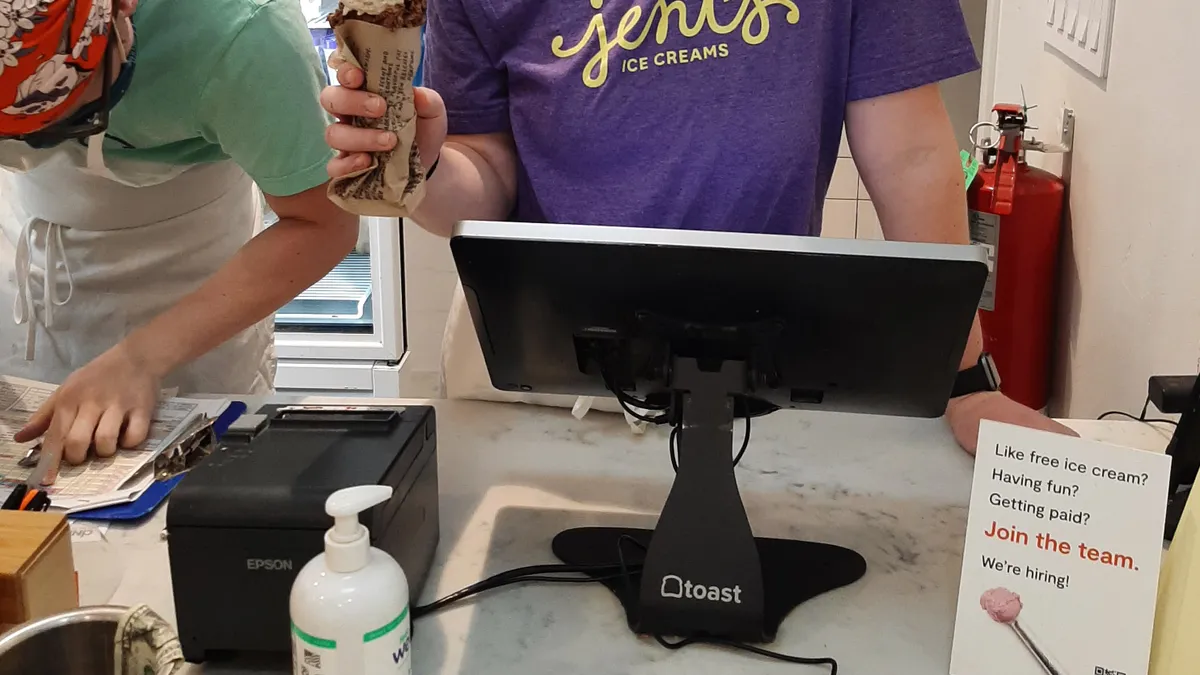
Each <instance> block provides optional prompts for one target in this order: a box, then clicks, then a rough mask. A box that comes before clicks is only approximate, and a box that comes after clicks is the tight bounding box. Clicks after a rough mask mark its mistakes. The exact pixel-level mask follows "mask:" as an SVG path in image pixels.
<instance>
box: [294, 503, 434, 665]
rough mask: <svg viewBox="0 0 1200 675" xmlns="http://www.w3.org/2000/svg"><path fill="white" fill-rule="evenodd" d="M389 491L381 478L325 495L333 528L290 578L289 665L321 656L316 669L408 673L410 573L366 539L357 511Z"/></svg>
mask: <svg viewBox="0 0 1200 675" xmlns="http://www.w3.org/2000/svg"><path fill="white" fill-rule="evenodd" d="M391 498H392V488H390V487H388V486H386V485H362V486H358V487H351V488H346V489H343V490H338V491H337V492H335V493H333V494H332V495H330V496H329V499H327V500H326V501H325V512H326V513H328V514H329V516H330V517H331V518H333V527H331V528H329V530H328V531H326V532H325V552H324V553H322V554H320V555H318V556H317V557H316V558H313V559H312V561H310V562H309V563H308V564H307V565H305V566H304V569H302V570H300V574H299V575H297V576H296V581H295V583H294V584H293V585H292V595H291V602H290V610H291V616H292V663H293V672H294V673H296V675H300V674H302V673H304V672H306V671H307V670H308V664H311V663H315V662H319V663H320V664H321V666H320V668H321V672H329V673H361V674H362V675H384V674H385V673H386V674H387V675H397V674H401V673H403V674H407V673H411V672H412V661H411V659H410V655H409V647H410V645H411V633H412V632H411V630H410V626H411V620H412V619H411V617H410V616H409V608H408V579H407V578H406V577H405V576H404V570H402V569H401V568H400V565H398V564H397V563H396V561H395V560H393V559H392V558H391V556H389V555H388V554H387V553H384V552H383V551H381V550H379V549H377V548H373V547H372V546H371V533H370V532H369V531H368V530H367V528H366V527H365V526H364V525H363V524H362V523H360V522H359V514H361V513H362V512H363V511H366V510H368V509H370V508H372V507H374V506H376V505H379V504H382V503H384V502H386V501H388V500H389V499H391Z"/></svg>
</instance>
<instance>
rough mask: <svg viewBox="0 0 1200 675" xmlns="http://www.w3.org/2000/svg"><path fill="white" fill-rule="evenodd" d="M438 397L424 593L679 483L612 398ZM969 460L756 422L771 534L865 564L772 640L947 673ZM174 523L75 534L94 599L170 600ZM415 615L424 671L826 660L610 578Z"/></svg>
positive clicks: (1087, 431) (875, 668)
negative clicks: (575, 404)
mask: <svg viewBox="0 0 1200 675" xmlns="http://www.w3.org/2000/svg"><path fill="white" fill-rule="evenodd" d="M338 402H340V403H345V402H346V401H345V399H339V400H338ZM371 403H374V404H380V403H389V402H387V401H380V400H373V401H371ZM390 403H395V402H390ZM407 403H421V402H413V401H408V402H407ZM425 403H432V404H433V405H435V406H436V408H437V414H438V432H439V446H438V454H439V473H440V481H441V518H442V539H441V544H440V547H439V551H438V556H437V560H436V562H435V566H434V570H433V571H432V572H431V576H430V581H429V583H428V585H427V587H426V589H425V592H424V594H423V596H422V598H421V601H422V602H428V601H431V600H433V599H435V598H436V597H442V596H444V595H446V594H448V593H450V592H452V591H455V590H458V589H459V588H462V587H464V586H467V585H469V584H471V583H474V582H476V581H478V580H480V579H482V578H484V577H486V576H488V575H491V574H494V573H497V572H500V571H503V570H506V569H509V568H512V567H517V566H522V565H529V564H538V563H552V562H558V561H557V560H556V559H555V558H554V556H553V555H552V553H551V551H550V540H551V538H552V537H553V536H554V535H555V534H556V533H557V532H559V531H560V530H563V529H566V528H569V527H575V526H581V525H629V526H635V527H638V526H640V527H651V526H652V525H653V522H654V519H655V515H656V514H657V512H658V511H659V509H660V508H661V506H662V503H663V501H664V500H665V499H666V495H667V492H668V490H669V489H670V486H671V481H672V477H673V474H672V470H671V465H670V462H669V460H668V455H667V438H666V433H665V430H661V429H652V430H650V431H648V432H647V433H646V434H645V435H642V436H638V435H634V434H633V433H631V431H630V429H629V427H628V426H627V425H626V424H625V422H624V421H623V420H622V419H621V418H619V417H617V416H615V415H610V414H603V413H592V414H589V415H588V416H587V417H585V418H584V419H582V420H577V419H575V418H573V417H572V416H571V415H570V413H569V411H566V410H559V409H549V408H541V407H534V406H528V405H523V404H494V403H477V402H462V401H434V402H425ZM740 424H741V423H740V422H739V423H738V428H737V429H735V436H736V435H738V434H740V433H741V431H740ZM1070 424H1071V426H1073V427H1074V428H1075V429H1076V430H1077V431H1079V432H1080V433H1081V434H1082V435H1084V436H1085V437H1088V438H1093V439H1096V440H1102V441H1108V442H1112V443H1116V444H1120V445H1125V446H1129V447H1136V448H1140V449H1145V450H1155V451H1161V450H1162V449H1163V448H1164V447H1165V446H1166V444H1167V442H1168V441H1169V438H1170V435H1169V432H1168V431H1166V430H1164V429H1161V428H1157V427H1153V426H1151V425H1147V424H1142V423H1137V422H1121V421H1106V422H1088V421H1080V422H1070ZM971 467H972V460H971V458H970V457H969V456H968V455H967V454H965V453H964V452H962V451H961V450H960V449H959V448H958V446H957V445H956V444H955V442H954V440H953V438H952V437H951V436H950V433H949V431H948V429H947V428H946V426H945V424H944V422H943V421H942V420H911V419H897V418H881V417H866V416H856V415H838V414H808V413H799V412H779V413H776V414H774V415H771V416H769V417H766V418H760V419H757V420H755V421H754V425H753V429H752V437H751V441H750V446H749V450H748V452H747V453H746V456H745V458H744V459H743V461H742V463H741V465H740V466H739V467H738V469H737V474H738V480H739V486H740V489H741V491H742V495H743V499H744V501H745V503H746V506H747V510H748V512H749V514H750V520H751V524H752V525H753V527H754V529H755V534H756V535H758V536H767V537H783V538H797V539H809V540H818V541H826V542H830V543H834V544H840V545H842V546H847V547H850V548H852V549H854V550H856V551H858V552H859V553H861V554H862V555H863V556H864V557H865V558H866V559H867V564H868V572H867V575H866V576H865V577H864V578H863V579H862V580H860V581H859V582H857V583H856V584H854V585H852V586H849V587H847V588H844V589H841V590H837V591H834V592H832V593H829V594H827V595H824V596H822V597H819V598H816V599H814V600H811V601H809V602H808V603H805V604H804V605H802V606H801V607H800V608H798V609H797V610H796V611H794V612H793V613H792V614H791V615H790V616H789V617H788V619H787V620H786V621H785V622H784V624H783V627H782V629H781V631H780V634H779V638H778V640H777V641H776V642H775V643H774V644H773V645H768V647H769V648H770V649H772V650H775V651H781V652H785V653H788V654H793V655H799V656H827V655H828V656H833V657H835V658H836V659H838V661H839V665H840V672H843V673H864V674H871V675H874V674H876V673H878V674H883V673H887V674H888V675H907V674H910V673H911V674H913V675H917V674H919V675H930V674H936V673H945V672H946V671H947V667H948V664H949V659H950V642H951V637H952V634H953V620H954V619H953V618H954V609H955V600H956V594H957V586H958V579H959V573H960V565H961V559H962V556H961V547H962V540H963V534H964V528H965V523H966V504H967V500H968V496H969V493H970V478H971ZM164 522H165V509H160V510H159V512H158V513H157V514H156V515H155V516H153V517H152V518H151V519H150V520H149V521H148V522H145V523H143V524H141V525H139V526H136V527H122V526H119V525H115V524H114V525H113V526H111V527H110V528H109V529H108V530H107V532H106V533H105V534H104V535H103V538H102V539H99V540H92V541H77V542H76V543H75V545H74V549H75V556H76V566H77V568H78V569H79V574H80V587H81V601H82V602H83V603H84V604H99V603H109V602H111V603H115V604H123V605H131V604H136V603H139V602H146V603H149V604H150V605H151V606H152V607H154V608H155V609H156V610H157V611H159V612H160V613H162V614H163V615H164V616H166V617H169V618H173V617H174V603H173V600H172V594H171V579H170V576H169V568H168V564H167V549H166V544H165V541H164V540H163V538H162V530H163V526H164ZM418 625H419V628H418V629H417V630H416V631H415V632H414V635H415V638H416V639H415V643H414V645H413V653H414V664H415V670H414V672H415V673H416V674H417V675H434V674H438V675H468V674H472V675H473V674H475V673H489V674H497V673H521V674H522V675H541V674H543V673H545V674H547V675H548V674H552V673H553V674H555V675H557V674H559V673H564V672H586V673H589V674H590V675H606V674H609V673H613V674H615V673H636V674H639V675H640V674H643V673H646V674H650V673H669V674H675V673H687V674H689V675H701V674H704V673H714V674H715V673H721V674H725V673H729V672H732V671H740V672H756V673H759V672H761V673H781V674H782V673H798V672H812V673H827V672H828V668H825V667H817V666H798V665H790V664H785V663H780V662H773V661H767V660H763V659H761V658H759V657H755V656H750V655H744V654H741V653H736V652H730V651H725V650H718V649H714V648H710V647H702V646H693V647H688V648H686V649H682V650H679V651H668V650H666V649H663V648H662V647H660V646H659V645H658V644H657V643H655V642H653V641H652V640H648V639H644V638H639V637H636V636H634V635H633V634H632V633H631V632H630V631H629V629H628V627H627V624H626V622H625V615H624V612H623V610H622V609H621V606H620V604H619V603H618V602H617V600H616V598H615V597H614V596H613V595H611V594H610V593H609V591H608V590H606V589H604V588H603V587H601V586H599V585H579V586H574V585H572V586H570V587H565V588H564V587H563V586H561V585H554V586H549V587H548V586H521V587H511V588H507V589H503V590H499V591H496V592H493V593H490V594H487V595H485V596H482V597H481V598H478V599H477V600H475V601H474V602H470V601H468V602H467V603H465V604H462V605H460V606H456V607H454V608H451V609H448V610H446V611H445V612H443V613H441V614H439V615H436V616H434V617H430V618H427V619H424V620H422V621H421V623H419V624H418ZM191 670H192V672H200V670H201V669H200V668H199V667H193V668H192V669H191ZM214 671H216V669H215V668H208V669H206V672H214Z"/></svg>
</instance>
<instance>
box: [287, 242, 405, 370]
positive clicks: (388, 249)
mask: <svg viewBox="0 0 1200 675" xmlns="http://www.w3.org/2000/svg"><path fill="white" fill-rule="evenodd" d="M401 238H402V235H401V232H400V221H399V219H396V218H363V219H361V225H360V234H359V241H358V245H357V246H356V247H355V251H354V252H353V253H351V254H350V255H348V256H347V257H346V259H345V260H343V261H342V262H341V263H340V264H339V265H338V266H337V267H336V268H334V270H333V271H332V272H330V273H329V274H328V275H326V276H325V278H324V279H321V280H320V281H318V282H317V283H316V284H313V286H312V287H310V288H309V289H308V290H306V291H304V292H303V293H301V294H300V295H298V296H297V297H296V299H295V300H293V301H291V302H290V303H288V304H287V305H285V306H284V307H283V308H282V309H280V310H279V311H278V312H277V313H276V314H275V352H276V356H277V357H278V358H279V359H280V360H281V361H282V360H285V359H288V360H291V359H304V360H335V361H389V362H394V361H399V360H400V357H401V356H402V355H403V354H404V350H405V344H404V287H403V280H402V279H403V274H402V272H401V259H402V254H401V251H402V249H403V245H402V242H401Z"/></svg>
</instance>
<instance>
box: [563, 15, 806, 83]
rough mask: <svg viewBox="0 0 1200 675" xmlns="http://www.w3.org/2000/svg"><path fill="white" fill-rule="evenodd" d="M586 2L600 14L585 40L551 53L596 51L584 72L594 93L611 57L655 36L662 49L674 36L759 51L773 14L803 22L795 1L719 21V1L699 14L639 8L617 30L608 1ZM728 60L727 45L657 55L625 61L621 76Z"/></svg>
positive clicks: (590, 24) (565, 54)
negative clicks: (727, 38) (737, 42)
mask: <svg viewBox="0 0 1200 675" xmlns="http://www.w3.org/2000/svg"><path fill="white" fill-rule="evenodd" d="M736 1H737V0H722V2H721V4H722V5H731V4H733V2H736ZM588 2H589V3H590V4H591V7H592V9H593V10H595V12H596V13H595V14H593V15H592V19H591V21H589V22H588V25H587V28H586V29H585V30H584V31H583V37H581V38H579V41H578V42H576V43H575V44H574V45H572V46H570V47H568V46H567V40H566V38H564V37H563V36H561V35H558V36H556V37H555V38H554V40H552V41H551V42H550V50H551V52H552V53H553V54H554V55H555V56H557V57H558V58H560V59H565V58H570V57H572V56H575V55H577V54H579V53H581V52H584V51H585V50H588V51H591V50H594V53H593V54H592V56H591V58H589V59H588V61H587V63H586V64H584V67H583V83H584V84H585V85H587V86H588V87H591V88H593V89H595V88H597V87H600V86H602V85H603V84H604V83H605V82H607V81H608V72H609V56H610V55H611V54H612V53H613V52H614V51H615V50H617V49H621V50H623V51H626V52H629V51H633V50H635V49H637V48H638V47H641V46H642V45H643V44H644V43H645V42H646V40H647V39H649V38H650V36H651V34H653V36H654V41H655V42H656V43H657V44H659V45H662V44H664V43H665V42H666V41H667V38H668V37H670V36H671V34H672V32H677V33H678V34H679V35H682V36H683V37H685V38H687V39H688V40H692V39H695V38H699V39H701V40H702V39H703V38H705V37H706V36H718V37H719V36H724V35H732V34H734V33H737V34H738V37H740V39H741V40H742V42H744V43H745V44H748V45H757V44H762V43H763V42H764V41H765V40H766V39H767V37H768V36H769V35H770V33H771V19H772V14H774V16H775V18H777V19H778V18H780V17H782V18H783V20H785V21H787V23H789V24H793V25H794V24H796V23H799V21H800V8H799V7H797V6H796V3H795V2H793V1H792V0H740V2H741V4H740V5H739V6H738V10H737V13H736V14H734V15H733V16H732V17H730V16H728V12H725V11H722V12H721V14H722V16H721V17H720V18H718V17H717V11H716V5H717V0H703V1H702V2H701V3H700V7H699V9H698V10H693V9H689V8H688V4H687V3H685V2H684V0H655V2H654V4H653V5H652V6H651V7H650V9H649V10H648V11H647V10H644V9H642V7H640V6H636V5H635V6H633V7H630V8H629V9H628V10H626V11H625V13H624V14H623V15H621V18H620V20H619V21H617V25H616V26H609V25H606V24H605V22H604V15H603V14H601V13H600V10H601V9H602V8H603V7H604V0H588ZM775 5H778V6H779V10H776V11H775V12H771V11H770V10H771V8H772V7H774V6H775ZM728 55H729V45H728V44H727V43H725V42H720V43H716V44H711V43H710V44H707V45H702V44H698V45H696V46H694V47H687V48H682V49H671V50H667V51H658V52H656V53H654V54H653V55H646V56H639V57H635V58H622V59H621V63H620V67H621V71H622V72H637V71H641V70H647V69H648V68H650V67H651V65H653V66H656V67H662V66H670V65H677V64H684V63H691V62H694V61H702V60H707V59H710V58H724V57H726V56H728Z"/></svg>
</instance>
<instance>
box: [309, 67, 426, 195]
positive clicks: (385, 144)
mask: <svg viewBox="0 0 1200 675" xmlns="http://www.w3.org/2000/svg"><path fill="white" fill-rule="evenodd" d="M337 74H338V82H339V83H340V85H341V86H336V87H326V88H325V91H323V92H321V106H322V107H324V108H325V110H326V111H328V112H329V113H330V114H332V115H334V116H335V117H337V118H338V122H337V123H335V124H333V125H331V126H330V127H329V129H328V130H327V131H326V133H325V140H326V142H327V143H328V144H329V147H331V148H333V149H334V150H337V151H338V156H337V157H336V158H334V159H332V160H330V162H329V164H328V167H327V168H328V171H329V176H330V177H331V178H338V177H341V176H344V175H346V174H350V173H354V172H355V171H361V170H363V169H365V168H367V167H368V166H369V165H370V163H371V157H370V155H369V154H367V153H370V152H382V151H385V150H391V149H392V148H393V147H394V146H395V145H396V135H395V134H392V133H390V132H386V131H379V130H377V129H362V128H359V127H356V126H354V125H353V124H350V118H354V117H365V118H370V119H378V118H380V117H383V114H384V112H385V111H386V110H387V107H386V105H387V104H386V103H385V102H384V100H383V99H382V98H380V97H379V96H376V95H375V94H372V93H369V92H365V91H359V89H360V88H361V87H362V86H363V82H364V80H365V75H364V74H363V71H362V70H360V69H358V68H355V67H353V66H351V65H349V64H346V63H341V64H340V65H338V71H337ZM414 104H415V105H416V109H417V136H416V138H417V149H418V151H419V152H420V153H421V162H422V163H423V164H424V165H425V170H426V171H429V168H430V167H431V166H432V165H433V163H434V162H435V161H436V160H437V158H438V155H440V154H441V151H442V143H444V142H445V140H446V104H445V103H443V102H442V97H441V96H439V95H438V93H437V92H436V91H434V90H432V89H426V88H424V87H416V88H415V94H414Z"/></svg>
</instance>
